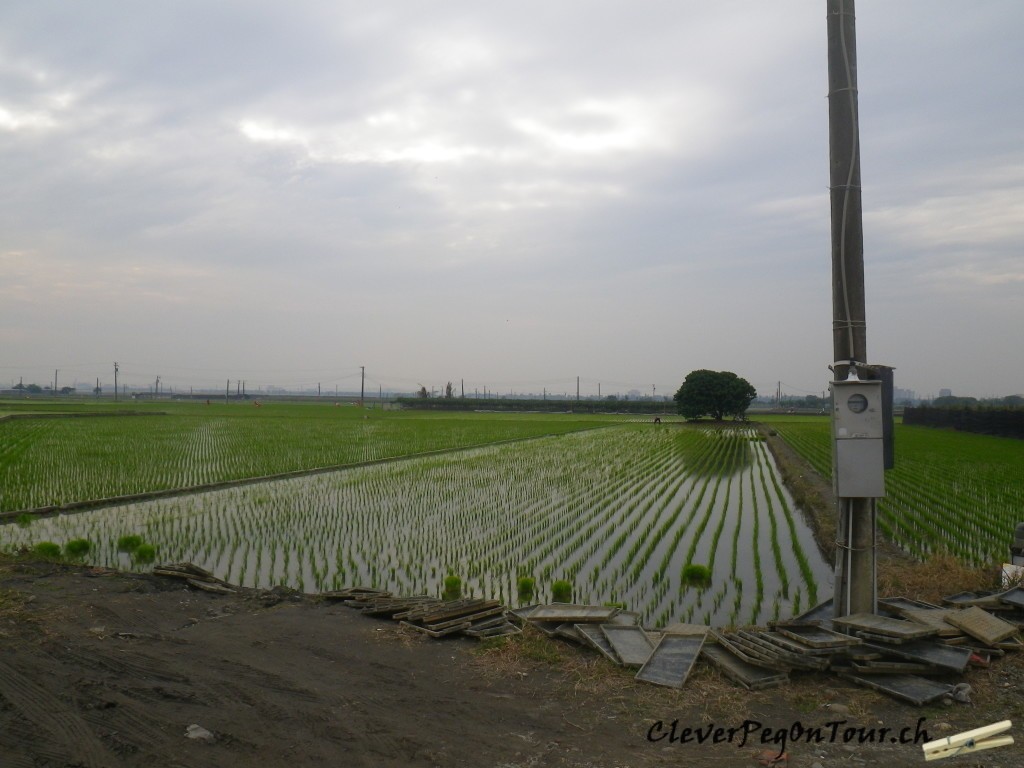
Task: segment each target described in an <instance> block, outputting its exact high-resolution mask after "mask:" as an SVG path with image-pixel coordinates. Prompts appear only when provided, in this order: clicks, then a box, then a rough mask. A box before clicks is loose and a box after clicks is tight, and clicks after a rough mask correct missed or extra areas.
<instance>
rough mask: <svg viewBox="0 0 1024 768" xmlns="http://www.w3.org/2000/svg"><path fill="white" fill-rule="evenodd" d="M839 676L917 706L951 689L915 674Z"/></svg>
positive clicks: (846, 674)
mask: <svg viewBox="0 0 1024 768" xmlns="http://www.w3.org/2000/svg"><path fill="white" fill-rule="evenodd" d="M841 676H842V677H845V678H847V679H848V680H852V681H853V682H855V683H857V684H858V685H863V686H867V687H868V688H874V689H875V690H876V691H881V692H882V693H887V694H889V695H890V696H893V697H895V698H897V699H901V700H902V701H908V702H910V703H911V704H916V705H917V706H921V705H923V704H927V703H928V702H930V701H935V700H936V699H940V698H942V697H943V696H945V695H946V694H948V693H950V692H951V691H952V690H953V686H952V685H948V684H947V683H937V682H935V681H934V680H928V679H927V678H924V677H917V676H916V675H884V674H883V675H867V674H864V673H861V672H856V673H847V672H844V673H841Z"/></svg>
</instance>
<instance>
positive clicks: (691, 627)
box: [662, 622, 708, 637]
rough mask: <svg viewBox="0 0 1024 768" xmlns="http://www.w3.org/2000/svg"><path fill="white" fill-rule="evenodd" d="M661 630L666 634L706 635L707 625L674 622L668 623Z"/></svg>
mask: <svg viewBox="0 0 1024 768" xmlns="http://www.w3.org/2000/svg"><path fill="white" fill-rule="evenodd" d="M662 632H664V633H665V634H666V635H684V636H685V637H706V636H707V634H708V626H707V625H706V624H683V623H681V622H676V623H675V624H669V625H668V626H667V627H665V628H664V629H663V630H662Z"/></svg>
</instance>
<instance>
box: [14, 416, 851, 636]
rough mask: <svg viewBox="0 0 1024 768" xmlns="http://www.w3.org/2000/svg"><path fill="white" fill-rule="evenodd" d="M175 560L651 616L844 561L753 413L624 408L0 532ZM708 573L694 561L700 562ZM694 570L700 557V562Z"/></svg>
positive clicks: (721, 609)
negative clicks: (591, 424) (567, 591)
mask: <svg viewBox="0 0 1024 768" xmlns="http://www.w3.org/2000/svg"><path fill="white" fill-rule="evenodd" d="M130 534H135V535H139V536H141V537H142V538H143V539H144V540H145V541H146V542H148V543H150V544H152V545H154V546H155V547H156V550H157V553H158V559H159V560H160V561H163V562H174V561H186V560H187V561H191V562H194V563H196V564H197V565H201V566H203V567H205V568H208V569H210V570H211V571H213V572H214V573H215V574H217V575H218V576H220V577H222V578H224V579H226V580H227V581H230V582H232V583H236V584H242V585H245V586H251V587H270V586H273V585H277V584H284V585H287V586H290V587H294V588H297V589H300V590H304V591H320V590H328V589H336V588H340V587H342V586H350V585H357V584H360V585H367V586H375V587H379V588H384V589H389V590H393V591H395V592H397V593H401V594H422V593H427V594H437V593H439V591H440V590H441V587H442V582H443V580H444V577H445V576H446V575H448V574H455V575H458V576H460V577H461V578H462V580H463V585H464V586H463V592H464V594H468V595H474V596H487V597H496V598H500V599H502V600H503V601H506V602H508V603H510V604H515V603H517V602H518V596H517V595H518V593H517V586H516V585H517V579H518V577H519V576H524V575H525V576H531V577H533V578H534V579H535V580H536V586H537V594H536V595H535V597H534V600H536V601H543V600H548V599H550V597H551V584H552V582H554V581H555V580H556V579H566V580H569V581H570V582H572V584H573V589H574V593H573V598H574V600H576V601H577V602H586V603H596V604H600V603H607V602H614V603H621V604H623V605H624V606H626V607H627V608H629V609H631V610H636V611H639V612H640V613H641V614H642V618H643V621H644V622H645V623H647V624H650V625H655V626H663V625H665V624H667V623H670V622H674V621H689V622H698V623H706V624H710V625H738V624H746V623H763V622H765V621H767V620H769V619H778V618H785V617H788V616H790V615H792V614H795V613H798V612H800V611H801V610H804V609H806V608H808V607H810V606H813V605H815V604H816V603H817V602H819V601H821V600H823V599H825V598H827V597H828V596H829V594H830V593H831V586H830V585H831V575H832V574H831V567H830V566H829V565H828V564H826V563H825V562H824V561H823V560H822V558H821V555H820V554H819V552H818V549H817V547H816V545H815V543H814V539H813V536H812V534H811V531H810V529H809V528H808V526H807V525H806V524H805V522H804V520H803V515H802V514H801V513H800V511H799V510H797V509H796V508H795V505H794V503H793V501H792V498H791V497H790V496H789V494H788V492H787V491H786V490H785V488H784V487H783V486H782V483H781V481H780V479H779V475H778V472H777V470H776V467H775V463H774V461H773V459H772V457H771V455H770V454H769V452H768V450H767V448H766V446H765V444H764V442H763V441H762V440H761V439H759V437H758V436H757V434H756V433H755V432H754V431H753V430H750V429H744V428H737V429H723V430H713V429H694V428H688V427H673V426H668V425H665V426H663V427H652V426H651V425H624V426H621V427H617V428H612V429H602V430H593V431H589V432H583V433H575V434H569V435H562V436H557V437H546V438H541V439H537V440H531V441H526V442H522V443H516V444H510V445H501V446H492V447H485V448H479V449H474V450H471V451H463V452H452V453H450V454H442V455H436V456H430V457H421V458H411V459H409V460H406V461H399V462H393V463H388V464H381V465H372V466H364V467H358V468H352V469H346V470H339V471H337V472H331V473H326V474H320V475H311V476H307V477H301V478H291V479H287V480H279V481H272V482H267V483H260V484H255V485H246V486H240V487H231V488H226V489H222V490H217V491H210V492H205V493H199V494H189V495H182V496H177V497H171V498H162V499H156V500H151V501H146V502H140V503H134V504H128V505H123V506H116V507H107V508H103V509H96V510H91V511H83V512H77V513H73V514H64V515H59V516H55V517H49V518H42V519H39V520H36V521H34V522H32V523H31V524H29V525H27V526H19V525H15V524H8V525H4V526H0V547H3V548H4V549H12V548H17V547H20V546H24V545H28V546H31V545H34V544H35V543H38V542H41V541H53V542H56V543H58V544H63V543H66V542H67V541H70V540H72V539H75V538H85V539H88V540H89V541H90V542H91V543H92V550H91V551H90V553H89V554H88V555H87V556H86V559H87V561H88V562H92V563H95V564H98V565H104V566H112V567H118V568H133V567H135V568H138V569H144V568H145V566H141V565H137V564H133V562H132V558H131V556H130V555H128V554H126V553H124V552H119V551H118V550H117V540H118V539H119V538H120V537H122V536H125V535H130ZM692 564H699V565H703V566H706V567H707V569H709V570H710V574H711V576H710V579H709V580H708V581H706V582H702V583H694V582H693V581H692V580H687V579H686V578H685V577H684V569H685V568H686V566H688V565H692ZM691 571H692V569H691Z"/></svg>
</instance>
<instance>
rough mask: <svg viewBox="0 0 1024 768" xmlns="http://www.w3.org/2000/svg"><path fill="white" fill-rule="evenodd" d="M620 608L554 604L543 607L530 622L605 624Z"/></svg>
mask: <svg viewBox="0 0 1024 768" xmlns="http://www.w3.org/2000/svg"><path fill="white" fill-rule="evenodd" d="M618 612H619V609H618V608H608V607H605V606H602V605H572V604H570V603H552V604H551V605H541V606H538V607H537V608H535V609H534V611H533V612H532V613H531V614H530V617H529V620H530V621H557V622H558V623H559V624H565V623H566V622H569V623H571V624H590V623H593V624H604V623H607V622H608V621H609V620H611V618H612V617H613V616H615V614H617V613H618Z"/></svg>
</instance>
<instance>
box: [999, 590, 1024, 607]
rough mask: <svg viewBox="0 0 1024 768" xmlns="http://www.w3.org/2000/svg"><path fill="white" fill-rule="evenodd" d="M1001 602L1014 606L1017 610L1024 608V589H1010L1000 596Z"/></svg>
mask: <svg viewBox="0 0 1024 768" xmlns="http://www.w3.org/2000/svg"><path fill="white" fill-rule="evenodd" d="M999 602H1001V603H1005V604H1006V605H1012V606H1014V607H1016V608H1024V587H1014V588H1013V589H1008V590H1007V591H1006V592H1004V593H1003V594H1001V595H1000V596H999Z"/></svg>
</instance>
